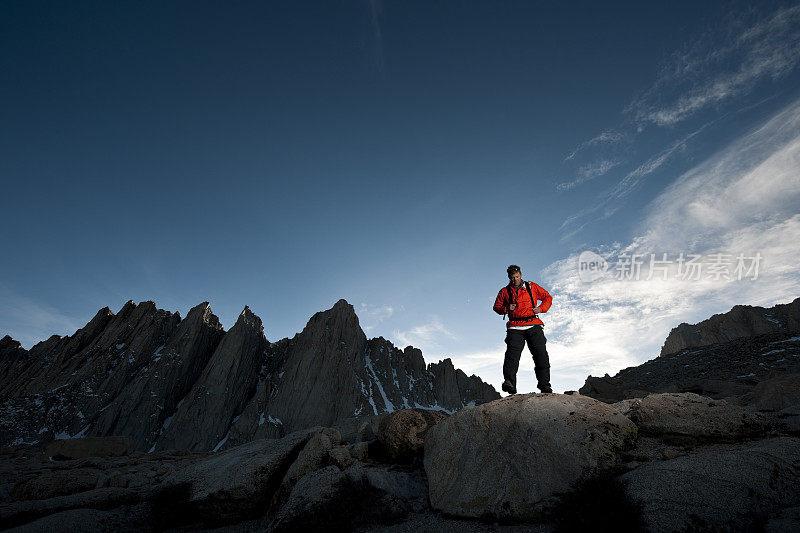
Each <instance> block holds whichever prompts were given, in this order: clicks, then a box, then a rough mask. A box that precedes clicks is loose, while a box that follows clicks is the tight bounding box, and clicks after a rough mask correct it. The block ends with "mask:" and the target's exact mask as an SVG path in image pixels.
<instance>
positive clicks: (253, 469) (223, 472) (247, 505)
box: [154, 428, 323, 526]
mask: <svg viewBox="0 0 800 533" xmlns="http://www.w3.org/2000/svg"><path fill="white" fill-rule="evenodd" d="M322 430H323V428H310V429H308V430H301V431H296V432H294V433H291V434H289V435H287V436H285V437H284V438H282V439H260V440H254V441H251V442H248V443H246V444H242V445H240V446H236V447H233V448H229V449H227V450H225V451H224V452H219V453H217V454H214V455H211V456H209V457H206V458H204V459H201V460H199V461H197V462H195V463H194V464H192V465H189V466H187V467H184V468H182V469H181V470H178V471H176V472H174V473H173V474H171V475H170V476H168V477H167V478H166V479H164V481H163V482H162V483H161V485H160V487H159V489H158V490H157V492H156V494H155V495H154V496H155V503H156V515H157V518H158V519H159V520H161V521H162V522H163V523H162V525H163V526H169V525H172V524H174V523H179V522H180V521H182V520H183V521H191V520H198V519H200V520H203V521H205V522H208V523H219V522H224V521H225V520H229V519H234V520H238V519H244V518H252V517H254V516H257V515H259V514H262V513H263V512H264V511H265V510H266V507H267V504H268V502H269V500H270V498H271V497H272V496H273V494H274V493H275V491H276V490H277V489H278V487H279V486H280V482H281V480H282V479H283V476H284V475H285V473H286V471H287V469H288V468H289V466H290V465H291V464H292V463H293V462H294V461H295V459H296V458H297V456H298V454H299V453H300V451H301V449H302V448H303V446H304V445H305V444H306V443H307V442H308V440H309V439H311V438H312V437H313V436H314V435H316V434H318V433H320V432H321V431H322Z"/></svg>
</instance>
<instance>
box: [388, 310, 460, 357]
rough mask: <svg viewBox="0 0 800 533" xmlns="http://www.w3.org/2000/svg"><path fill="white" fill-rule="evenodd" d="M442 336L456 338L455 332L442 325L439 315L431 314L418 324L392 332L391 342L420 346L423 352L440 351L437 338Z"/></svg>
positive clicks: (398, 344) (399, 344)
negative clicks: (425, 320)
mask: <svg viewBox="0 0 800 533" xmlns="http://www.w3.org/2000/svg"><path fill="white" fill-rule="evenodd" d="M443 337H446V338H449V339H455V338H456V336H455V334H453V332H451V331H450V330H448V329H447V328H446V327H445V326H444V324H443V323H442V321H441V320H440V319H439V317H438V316H436V315H433V316H431V317H430V319H429V320H428V321H427V322H426V323H425V324H422V325H420V326H416V327H414V328H411V329H408V330H405V331H398V330H395V331H394V333H393V334H392V342H394V344H395V345H397V346H403V347H405V346H414V347H415V348H420V349H421V350H422V352H423V353H441V352H442V347H441V345H440V343H439V339H442V338H443Z"/></svg>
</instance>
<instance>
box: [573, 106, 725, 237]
mask: <svg viewBox="0 0 800 533" xmlns="http://www.w3.org/2000/svg"><path fill="white" fill-rule="evenodd" d="M712 123H713V122H709V123H708V124H705V125H703V126H702V127H700V128H699V129H697V130H695V131H693V132H692V133H689V134H688V135H685V136H684V137H682V138H680V139H678V140H677V141H675V142H674V143H672V145H670V146H669V147H667V148H666V149H664V150H663V151H661V152H660V153H658V154H656V155H654V156H653V157H651V158H650V159H648V160H647V161H645V162H644V163H642V164H641V165H639V166H638V167H636V168H635V169H633V170H632V171H630V172H628V173H627V174H626V175H625V177H624V178H622V179H621V180H620V181H619V182H618V183H617V184H616V185H615V186H614V187H613V188H611V189H610V190H608V191H607V192H605V193H604V194H602V195H601V197H600V201H599V202H598V203H597V204H595V205H593V206H590V207H587V208H584V209H582V210H581V211H579V212H578V213H576V214H574V215H571V216H569V217H567V218H566V219H564V222H562V223H561V226H560V228H559V229H562V230H563V229H565V228H567V227H568V226H570V225H573V224H574V223H576V222H577V221H578V220H580V219H582V218H583V217H585V216H587V215H590V214H592V213H594V212H596V211H599V210H600V209H603V213H602V215H601V216H600V218H599V220H603V219H606V218H608V217H610V216H611V215H613V214H614V213H615V212H617V210H619V209H620V208H621V207H622V202H623V201H624V198H625V197H626V196H627V195H628V194H630V193H631V192H632V191H633V190H634V189H636V187H638V186H639V184H640V183H641V182H642V181H643V180H644V179H645V178H646V177H647V176H649V175H650V174H652V173H653V172H655V171H656V170H658V169H659V168H660V167H661V166H662V165H664V163H666V162H667V161H668V160H669V159H670V158H671V157H672V156H673V155H674V154H675V153H676V152H679V151H681V150H683V149H684V148H685V147H686V143H687V142H688V141H689V140H691V139H692V138H693V137H695V136H696V135H698V134H700V133H701V132H702V131H703V130H705V129H706V128H707V127H708V126H710V125H711V124H712ZM586 224H587V223H584V224H582V225H581V226H580V227H579V228H577V229H575V230H573V231H571V232H569V233H565V234H563V235H561V237H560V238H559V241H561V242H564V241H566V240H567V239H569V238H571V237H572V236H573V235H575V234H576V233H578V232H579V231H580V230H581V228H583V227H584V226H585V225H586Z"/></svg>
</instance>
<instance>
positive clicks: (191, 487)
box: [0, 375, 800, 532]
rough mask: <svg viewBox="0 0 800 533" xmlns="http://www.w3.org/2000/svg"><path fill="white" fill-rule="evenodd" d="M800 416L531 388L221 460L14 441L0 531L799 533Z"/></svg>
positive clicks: (256, 446)
mask: <svg viewBox="0 0 800 533" xmlns="http://www.w3.org/2000/svg"><path fill="white" fill-rule="evenodd" d="M797 377H798V376H797V375H795V378H797ZM795 383H797V384H800V381H795ZM767 396H768V393H763V394H761V393H756V394H754V400H755V403H756V404H757V403H758V402H759V401H760V400H763V399H765V398H766V397H767ZM770 401H771V400H770ZM795 409H796V410H797V411H798V415H800V403H798V404H797V405H796V407H795ZM796 421H797V419H796V418H795V419H794V420H793V421H792V420H787V419H786V418H783V417H779V416H777V415H776V413H775V412H774V411H771V410H762V409H758V408H754V407H752V406H749V407H743V406H741V405H737V404H736V403H733V402H728V401H725V400H714V399H711V398H708V397H704V396H700V395H697V394H694V393H657V394H650V395H648V396H646V397H644V398H634V399H627V400H623V401H620V402H617V403H614V404H607V403H604V402H601V401H599V400H596V399H593V398H591V397H588V396H582V395H580V394H573V395H562V394H525V395H514V396H509V397H506V398H502V399H499V400H495V401H492V402H488V403H485V404H482V405H478V406H472V407H466V408H464V409H461V410H460V411H458V412H456V413H454V414H452V415H447V414H445V413H442V412H437V411H431V410H422V409H409V410H398V411H395V412H393V413H385V414H381V415H378V416H375V417H373V418H372V419H370V420H368V421H366V422H365V423H363V424H362V426H361V427H359V428H358V429H357V430H348V429H347V428H343V427H339V428H325V427H315V428H310V429H306V430H301V431H297V432H294V433H291V434H289V435H287V436H285V437H283V438H280V439H257V440H253V441H251V442H248V443H245V444H242V445H239V446H234V447H231V448H228V449H226V450H224V451H220V452H217V453H214V452H188V451H182V452H156V453H151V454H146V453H140V452H133V453H131V450H132V449H133V442H132V441H131V439H130V438H127V439H125V438H115V437H104V438H94V439H71V440H66V441H55V442H53V443H51V444H50V445H49V446H47V447H46V448H44V449H39V450H36V449H34V448H29V449H27V450H25V449H21V448H13V449H11V448H6V449H3V450H2V455H0V458H1V460H0V468H1V469H2V479H3V481H2V485H0V499H2V503H1V504H0V527H3V528H12V529H11V530H12V531H52V530H70V531H90V530H91V531H110V530H114V531H117V530H124V531H147V530H157V531H205V530H211V529H216V528H224V531H273V532H280V531H300V530H303V531H306V530H310V531H323V530H325V531H330V530H334V531H337V530H353V531H459V532H464V531H496V530H503V531H506V530H507V531H574V530H578V529H584V528H593V529H596V528H600V530H604V529H606V528H609V529H610V528H612V527H613V528H614V529H615V530H618V531H646V530H649V531H686V530H701V531H702V530H726V531H727V530H730V531H752V530H754V529H759V528H763V529H764V530H765V531H789V530H791V529H792V528H795V530H796V528H797V527H798V526H800V483H798V482H797V480H798V474H800V427H799V426H798V424H797V423H796ZM126 440H127V442H126Z"/></svg>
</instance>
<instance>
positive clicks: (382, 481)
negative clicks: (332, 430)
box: [267, 465, 427, 533]
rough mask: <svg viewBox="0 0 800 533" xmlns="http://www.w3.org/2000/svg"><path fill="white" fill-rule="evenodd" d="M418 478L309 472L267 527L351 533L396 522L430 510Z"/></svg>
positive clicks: (361, 469)
mask: <svg viewBox="0 0 800 533" xmlns="http://www.w3.org/2000/svg"><path fill="white" fill-rule="evenodd" d="M418 474H419V475H418V476H415V475H414V474H413V473H406V472H395V471H392V470H390V469H387V468H380V467H365V466H362V465H355V466H353V467H351V468H348V469H347V470H345V471H341V470H340V469H339V468H337V467H336V466H334V465H329V466H326V467H324V468H321V469H319V470H315V471H313V472H309V473H308V474H306V475H305V476H303V477H302V478H301V479H300V480H298V481H297V483H296V484H295V485H294V487H293V489H292V492H291V494H290V495H289V498H288V499H287V501H286V502H285V503H284V504H283V505H282V506H281V507H280V509H279V510H278V511H277V512H276V513H275V517H274V518H273V519H272V520H270V521H268V523H267V531H270V532H272V533H278V532H284V531H319V532H324V531H353V530H356V529H358V528H360V527H362V526H365V525H370V524H386V523H390V522H394V521H398V520H400V519H402V518H403V517H405V516H406V515H407V514H408V513H409V512H411V511H421V510H423V509H426V508H427V494H426V487H425V482H424V479H423V478H422V475H421V472H419V473H418Z"/></svg>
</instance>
